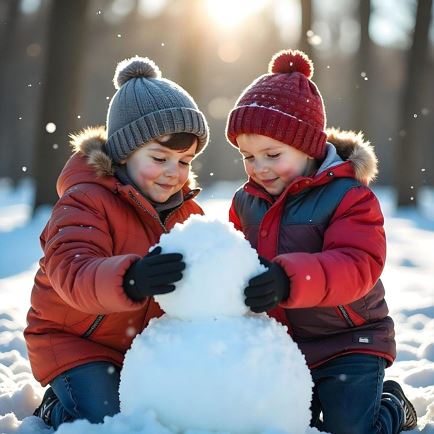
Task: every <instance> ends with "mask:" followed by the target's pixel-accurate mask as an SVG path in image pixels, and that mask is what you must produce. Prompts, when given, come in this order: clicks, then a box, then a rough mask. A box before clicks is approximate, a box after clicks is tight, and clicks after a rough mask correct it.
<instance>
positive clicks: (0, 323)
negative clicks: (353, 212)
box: [0, 182, 434, 434]
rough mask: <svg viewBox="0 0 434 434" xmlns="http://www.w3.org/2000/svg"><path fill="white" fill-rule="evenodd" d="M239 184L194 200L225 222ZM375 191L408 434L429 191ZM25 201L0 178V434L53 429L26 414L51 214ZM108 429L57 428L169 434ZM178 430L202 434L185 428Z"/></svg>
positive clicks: (417, 362)
mask: <svg viewBox="0 0 434 434" xmlns="http://www.w3.org/2000/svg"><path fill="white" fill-rule="evenodd" d="M238 184H239V183H235V184H234V183H218V184H215V185H214V186H213V187H212V188H209V189H207V191H206V192H204V193H202V195H201V196H200V197H199V199H200V202H201V204H202V206H203V207H204V209H205V211H206V212H207V213H208V214H209V215H214V216H216V217H218V218H221V219H226V216H227V209H228V206H229V201H230V197H231V194H232V193H233V191H234V189H235V188H236V186H237V185H238ZM377 194H378V196H379V197H380V200H381V202H382V206H383V211H384V214H385V217H386V231H387V236H388V259H387V264H386V268H385V271H384V273H383V282H384V284H385V286H386V298H387V301H388V304H389V307H390V310H391V315H392V317H393V318H394V320H395V324H396V333H397V343H398V357H397V361H396V362H395V364H394V365H393V366H392V367H391V368H389V369H388V370H387V371H386V374H387V376H388V378H394V379H398V380H399V382H400V383H401V384H402V385H403V386H404V389H405V391H406V393H407V395H408V396H409V397H410V398H411V400H412V401H413V403H414V405H415V407H416V410H417V413H418V416H419V423H418V429H417V430H415V431H413V432H423V433H428V434H434V255H433V253H432V251H433V248H434V199H433V198H434V194H433V192H428V191H427V192H425V194H424V195H423V196H422V197H421V199H422V200H421V203H422V204H423V207H421V208H422V209H421V211H420V212H414V211H412V212H410V211H408V212H406V211H399V212H398V211H396V209H395V208H394V206H393V203H394V200H393V194H392V192H391V191H390V190H388V189H378V190H377ZM31 200H32V186H31V183H28V182H27V183H23V184H22V185H21V186H20V188H18V189H17V190H16V191H12V190H11V189H10V188H9V187H8V186H7V184H5V183H1V182H0V246H1V249H0V300H1V302H0V433H34V434H44V433H49V432H52V430H49V429H48V428H47V427H46V426H45V425H44V424H43V423H42V422H40V421H39V420H38V419H36V418H34V417H28V416H30V415H31V414H32V412H33V410H34V408H35V407H36V405H37V404H38V403H39V401H40V398H41V396H42V394H43V389H42V388H41V387H40V385H39V384H38V383H37V382H36V381H35V380H34V379H33V376H32V374H31V371H30V367H29V363H28V360H27V355H26V348H25V343H24V339H23V335H22V331H23V328H24V327H25V315H26V311H27V309H28V306H29V296H30V290H31V287H32V282H33V277H34V273H35V271H36V268H37V261H38V259H39V257H40V254H41V252H40V248H39V234H40V232H41V230H42V228H43V226H44V225H45V222H46V220H47V219H48V217H49V212H50V211H49V209H42V210H40V211H39V212H38V213H37V214H36V215H35V216H34V217H33V219H31V218H30V203H31ZM115 418H116V417H115ZM113 419H114V418H113ZM110 426H111V428H110V430H109V428H108V426H107V429H106V430H104V431H101V430H100V429H98V427H97V426H90V425H89V424H88V423H87V422H85V421H81V422H79V423H77V422H76V423H74V424H72V425H71V424H65V425H63V426H62V428H60V429H59V430H58V432H62V433H73V434H77V433H83V432H87V434H92V433H102V432H104V433H111V432H113V433H114V432H117V433H126V432H142V433H146V434H163V433H164V434H171V431H169V430H168V429H167V428H165V427H163V426H162V425H161V424H160V423H159V422H158V420H157V419H156V418H155V415H154V414H153V413H152V412H149V413H147V414H144V415H143V421H135V422H134V423H132V422H131V421H129V420H127V418H126V416H124V415H119V416H118V417H117V418H116V419H114V420H113V423H112V424H111V425H110ZM138 427H141V428H140V430H139V429H138ZM143 427H146V431H143ZM313 432H317V431H316V430H311V433H313ZM184 434H203V433H199V432H198V431H194V432H193V431H191V430H190V431H188V432H187V431H186V432H185V433H184ZM270 434H271V431H270ZM295 434H299V433H295Z"/></svg>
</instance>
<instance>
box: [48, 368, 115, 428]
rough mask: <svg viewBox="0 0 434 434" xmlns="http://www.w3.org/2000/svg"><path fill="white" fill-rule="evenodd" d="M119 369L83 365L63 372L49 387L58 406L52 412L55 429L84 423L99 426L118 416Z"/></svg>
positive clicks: (52, 422)
mask: <svg viewBox="0 0 434 434" xmlns="http://www.w3.org/2000/svg"><path fill="white" fill-rule="evenodd" d="M119 380H120V369H119V368H118V367H116V366H114V365H113V364H112V363H108V362H92V363H86V364H84V365H81V366H77V367H76V368H73V369H70V370H68V371H65V372H62V374H60V375H58V376H57V377H56V378H55V379H54V380H53V381H52V382H51V383H50V385H51V387H52V388H53V391H54V393H55V394H56V396H57V397H58V398H59V402H58V403H57V404H56V405H55V406H54V407H53V410H52V412H51V424H52V426H53V427H54V428H55V429H57V428H58V427H59V425H60V424H62V423H63V422H72V421H74V420H76V419H87V420H89V421H90V422H92V423H98V422H102V421H103V419H104V416H107V415H108V416H113V415H114V414H116V413H119V394H118V390H119Z"/></svg>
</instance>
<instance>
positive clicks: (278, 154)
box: [267, 152, 280, 158]
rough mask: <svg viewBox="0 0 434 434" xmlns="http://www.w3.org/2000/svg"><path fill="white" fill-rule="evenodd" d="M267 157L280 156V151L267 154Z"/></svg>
mask: <svg viewBox="0 0 434 434" xmlns="http://www.w3.org/2000/svg"><path fill="white" fill-rule="evenodd" d="M267 157H268V158H279V157H280V152H279V153H277V154H267Z"/></svg>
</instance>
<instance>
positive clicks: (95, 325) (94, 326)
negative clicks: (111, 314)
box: [81, 315, 105, 338]
mask: <svg viewBox="0 0 434 434" xmlns="http://www.w3.org/2000/svg"><path fill="white" fill-rule="evenodd" d="M104 317H105V315H98V316H97V317H96V318H95V319H94V321H93V322H92V324H91V325H90V326H89V328H88V329H87V330H86V331H85V332H84V333H83V334H82V335H81V337H82V338H88V337H89V336H90V335H91V334H92V333H94V332H95V330H96V329H97V328H98V326H99V325H100V324H101V321H102V320H103V319H104Z"/></svg>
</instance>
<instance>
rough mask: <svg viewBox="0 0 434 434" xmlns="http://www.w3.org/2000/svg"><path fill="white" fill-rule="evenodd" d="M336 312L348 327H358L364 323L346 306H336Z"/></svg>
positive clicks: (361, 318) (363, 320)
mask: <svg viewBox="0 0 434 434" xmlns="http://www.w3.org/2000/svg"><path fill="white" fill-rule="evenodd" d="M336 312H337V313H338V315H339V316H340V317H341V318H342V319H343V320H344V321H345V322H346V323H347V324H348V325H349V326H350V327H358V326H361V325H363V324H365V323H366V320H365V319H364V318H363V317H362V316H360V315H359V314H358V313H357V312H355V311H354V310H353V309H352V308H351V307H350V306H349V305H347V304H346V305H339V306H336Z"/></svg>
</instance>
